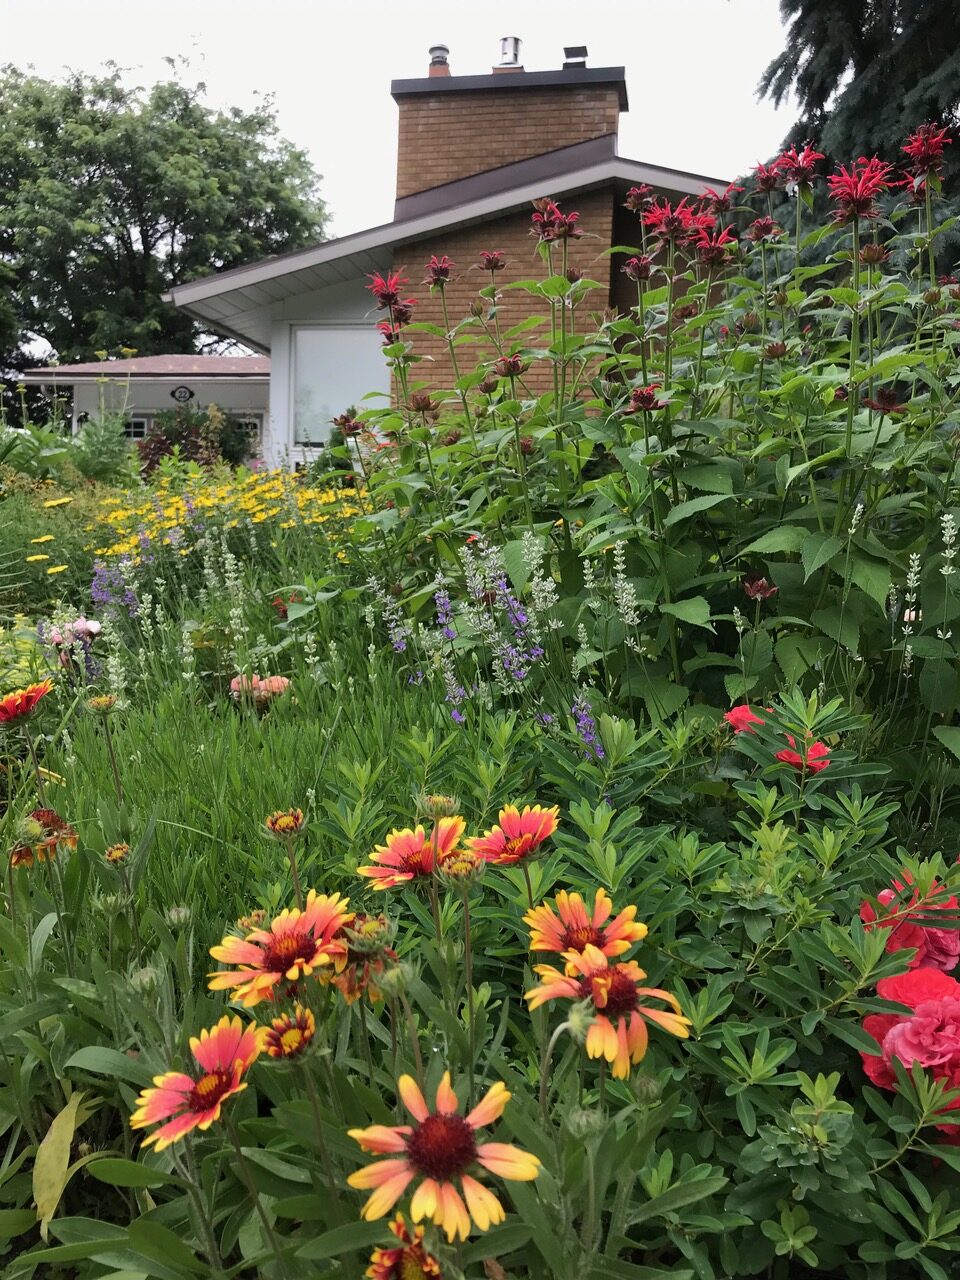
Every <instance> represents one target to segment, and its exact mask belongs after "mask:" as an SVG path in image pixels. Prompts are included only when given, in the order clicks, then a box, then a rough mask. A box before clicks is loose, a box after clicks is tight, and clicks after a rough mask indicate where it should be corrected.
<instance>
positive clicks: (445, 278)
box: [423, 254, 457, 289]
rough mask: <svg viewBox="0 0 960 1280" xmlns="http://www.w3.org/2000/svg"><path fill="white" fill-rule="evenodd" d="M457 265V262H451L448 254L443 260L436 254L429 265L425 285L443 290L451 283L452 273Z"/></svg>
mask: <svg viewBox="0 0 960 1280" xmlns="http://www.w3.org/2000/svg"><path fill="white" fill-rule="evenodd" d="M456 265H457V264H456V263H455V262H451V261H450V259H449V258H448V257H447V255H446V254H444V255H443V256H442V257H441V258H438V257H437V255H436V254H434V255H433V257H432V258H431V259H430V261H429V262H428V263H427V278H426V279H425V280H424V282H423V283H424V284H428V285H430V286H431V287H434V288H440V289H442V288H443V286H444V285H445V284H447V283H448V282H449V280H450V272H451V271H452V270H453V268H454V267H455V266H456Z"/></svg>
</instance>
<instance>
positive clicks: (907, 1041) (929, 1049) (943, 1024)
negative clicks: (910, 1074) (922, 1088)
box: [882, 999, 960, 1075]
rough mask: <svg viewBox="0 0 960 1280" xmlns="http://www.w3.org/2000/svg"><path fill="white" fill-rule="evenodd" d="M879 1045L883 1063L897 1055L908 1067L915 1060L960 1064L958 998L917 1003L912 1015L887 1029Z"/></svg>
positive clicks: (933, 1064) (932, 1064)
mask: <svg viewBox="0 0 960 1280" xmlns="http://www.w3.org/2000/svg"><path fill="white" fill-rule="evenodd" d="M882 1048H883V1058H884V1061H885V1062H892V1061H893V1059H894V1058H896V1059H897V1060H898V1061H900V1062H902V1063H903V1065H904V1066H905V1067H907V1068H908V1069H909V1068H910V1067H911V1066H913V1064H914V1063H915V1062H919V1063H920V1065H921V1067H930V1068H935V1067H950V1066H957V1067H960V1000H956V999H953V1000H951V999H946V1000H928V1001H926V1002H925V1003H924V1004H921V1005H919V1006H918V1008H917V1009H916V1010H915V1011H914V1014H913V1016H912V1017H910V1018H904V1019H902V1020H901V1021H899V1022H898V1023H897V1024H896V1026H893V1027H891V1028H890V1030H889V1031H888V1032H887V1034H886V1035H885V1036H884V1038H883V1046H882ZM934 1074H935V1075H939V1074H940V1073H939V1072H937V1071H935V1072H934Z"/></svg>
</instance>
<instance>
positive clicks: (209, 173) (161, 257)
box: [0, 66, 324, 370]
mask: <svg viewBox="0 0 960 1280" xmlns="http://www.w3.org/2000/svg"><path fill="white" fill-rule="evenodd" d="M203 92H204V87H203V86H202V85H197V86H194V87H191V86H188V85H187V84H185V83H183V82H182V81H181V80H180V79H171V80H169V81H166V82H163V83H159V84H156V85H153V86H152V87H151V88H150V89H147V90H145V89H142V88H127V87H125V85H124V84H123V83H122V77H121V73H120V71H119V70H116V69H112V70H110V69H108V70H107V71H106V72H105V73H104V74H102V75H92V76H88V75H83V74H81V73H70V74H69V75H68V76H67V77H66V78H65V79H63V80H62V81H48V80H43V79H41V78H40V77H39V76H37V75H33V74H29V73H25V72H23V71H20V70H18V69H16V68H15V67H10V66H8V67H6V68H5V69H4V71H3V75H2V78H0V270H2V272H3V277H4V281H5V283H7V282H8V284H9V292H7V290H6V289H5V290H4V293H3V297H4V300H5V301H4V304H0V306H3V310H0V337H4V339H5V341H4V345H3V347H2V351H3V356H2V357H0V367H3V368H6V369H8V370H9V369H17V368H23V367H24V365H25V363H26V362H27V361H28V360H30V359H31V357H30V356H29V355H28V353H27V345H28V344H29V343H32V342H35V341H36V339H37V338H41V339H43V340H44V341H46V342H47V343H49V345H50V346H51V347H52V349H53V351H54V352H55V353H56V355H57V357H58V359H59V361H60V362H61V363H69V362H71V361H77V360H91V359H94V358H95V353H96V352H97V351H98V350H100V349H104V350H115V349H117V348H118V347H122V346H133V347H136V348H137V349H138V350H139V351H140V353H141V354H150V353H153V352H164V351H171V350H172V351H192V350H195V349H197V343H198V341H200V340H201V339H202V338H203V335H201V333H200V330H199V328H198V326H197V324H196V323H195V322H194V321H193V320H191V319H189V318H188V317H187V316H185V315H184V314H183V312H180V311H177V310H176V309H175V308H174V307H172V306H169V305H168V304H167V303H164V302H162V301H161V300H160V299H161V295H162V294H163V293H164V292H165V291H166V290H167V289H169V288H170V286H171V285H175V284H178V283H180V282H182V281H184V280H189V279H192V278H193V277H194V276H196V275H199V274H202V273H205V272H207V271H209V270H211V269H215V268H221V267H231V266H236V265H238V264H240V263H243V262H249V261H251V260H252V259H255V258H260V257H263V256H265V255H267V254H271V253H275V252H277V251H278V250H281V249H291V248H297V247H298V246H300V245H304V244H308V243H310V242H311V241H313V240H315V239H316V238H317V237H318V236H319V235H320V234H321V232H322V230H323V223H324V208H323V204H322V203H321V202H320V200H319V199H318V196H317V175H316V174H315V173H314V171H313V169H312V168H311V166H310V164H309V161H308V160H307V158H306V157H305V155H304V154H303V153H302V152H300V151H297V150H296V149H295V148H294V147H292V146H291V145H290V144H289V143H288V142H286V141H285V140H283V139H282V138H280V137H279V136H278V134H277V129H276V122H275V118H274V113H273V108H272V105H271V103H270V102H269V100H265V101H264V102H263V104H262V105H261V106H259V107H257V108H256V109H255V110H253V111H249V112H244V111H240V110H236V109H235V110H231V111H215V110H213V109H212V108H210V107H209V106H208V105H206V103H205V102H204V100H203ZM11 307H12V309H13V312H14V314H12V315H11V314H10V309H11ZM34 362H35V361H34Z"/></svg>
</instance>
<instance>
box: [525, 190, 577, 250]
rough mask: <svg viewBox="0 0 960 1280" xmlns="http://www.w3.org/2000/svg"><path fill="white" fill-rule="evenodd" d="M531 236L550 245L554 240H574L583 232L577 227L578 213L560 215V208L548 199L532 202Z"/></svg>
mask: <svg viewBox="0 0 960 1280" xmlns="http://www.w3.org/2000/svg"><path fill="white" fill-rule="evenodd" d="M533 207H534V210H535V212H534V214H533V218H532V223H533V225H532V227H531V228H530V232H531V235H535V236H536V237H537V239H538V240H540V241H541V243H544V244H550V243H552V242H553V241H555V240H576V239H578V238H579V237H580V236H581V235H583V232H582V231H581V229H580V228H579V227H578V226H577V223H578V222H579V221H580V215H579V213H561V212H560V206H559V205H558V204H556V202H555V201H553V200H549V199H540V200H534V202H533Z"/></svg>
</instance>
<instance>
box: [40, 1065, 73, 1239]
mask: <svg viewBox="0 0 960 1280" xmlns="http://www.w3.org/2000/svg"><path fill="white" fill-rule="evenodd" d="M82 1101H83V1094H82V1092H80V1091H79V1090H78V1091H77V1092H75V1093H73V1094H71V1096H70V1100H69V1102H68V1103H67V1105H66V1106H65V1107H64V1108H63V1110H62V1111H61V1112H60V1113H59V1114H58V1115H56V1116H54V1118H53V1120H52V1122H51V1124H50V1128H49V1129H48V1130H47V1132H46V1135H45V1137H44V1139H43V1141H42V1142H41V1143H40V1146H39V1147H38V1148H37V1158H36V1160H35V1161H34V1165H33V1198H34V1200H35V1201H36V1205H37V1219H38V1221H39V1223H40V1235H41V1237H42V1238H43V1239H44V1241H45V1240H46V1239H47V1227H48V1225H49V1222H50V1219H51V1218H52V1217H53V1215H54V1214H55V1213H56V1211H57V1205H58V1204H59V1203H60V1197H61V1196H62V1195H63V1189H64V1187H65V1186H66V1185H67V1170H68V1168H69V1166H70V1147H71V1144H72V1143H73V1135H74V1131H75V1130H76V1127H77V1110H78V1108H79V1107H80V1104H81V1102H82Z"/></svg>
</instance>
